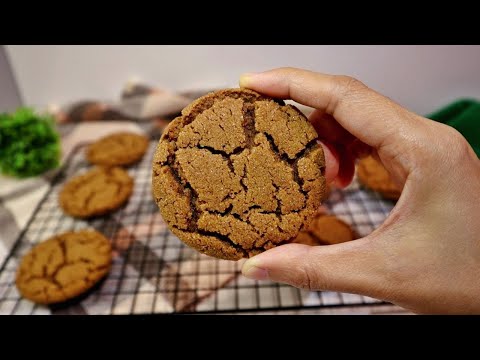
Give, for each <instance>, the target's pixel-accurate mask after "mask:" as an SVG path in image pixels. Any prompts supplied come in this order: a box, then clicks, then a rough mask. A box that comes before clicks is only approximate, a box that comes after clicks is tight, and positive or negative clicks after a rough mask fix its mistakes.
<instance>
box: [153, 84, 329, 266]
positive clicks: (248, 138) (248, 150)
mask: <svg viewBox="0 0 480 360" xmlns="http://www.w3.org/2000/svg"><path fill="white" fill-rule="evenodd" d="M316 139H317V133H316V132H315V129H314V128H313V126H312V125H311V124H310V123H309V122H308V120H307V118H306V117H305V116H304V115H303V114H302V113H301V112H300V111H298V110H297V109H296V108H295V107H293V106H291V105H284V102H283V101H280V100H273V99H271V98H268V97H265V96H263V95H260V94H258V93H256V92H254V91H251V90H244V89H229V90H221V91H217V92H214V93H210V94H208V95H206V96H203V97H201V98H199V99H198V100H196V101H195V102H193V103H192V104H190V105H189V106H187V107H186V108H185V109H184V110H183V111H182V116H180V117H178V118H176V119H175V120H174V121H172V123H171V124H170V125H169V126H168V128H167V129H166V130H165V131H164V133H163V135H162V137H161V139H160V142H159V143H158V147H157V150H156V153H155V156H154V160H153V175H152V188H153V195H154V197H155V201H156V203H157V204H158V206H159V208H160V212H161V214H162V216H163V218H164V219H165V221H166V222H167V224H168V226H169V228H170V229H171V230H172V232H173V233H174V234H175V235H177V236H178V237H179V238H180V240H182V241H183V242H185V243H186V244H187V245H189V246H191V247H193V248H195V249H196V250H198V251H200V252H202V253H205V254H207V255H210V256H213V257H217V258H221V259H228V260H238V259H240V258H242V257H250V256H253V255H255V254H258V253H260V252H262V251H264V250H266V249H270V248H273V247H275V246H277V245H281V244H283V243H287V242H291V241H292V240H293V239H294V238H295V236H296V235H297V234H298V232H299V230H300V229H301V228H302V226H303V225H304V224H306V223H308V222H309V221H310V219H311V218H312V217H313V216H314V214H315V212H316V209H317V208H318V207H319V206H320V204H321V201H322V199H323V195H324V191H325V177H324V167H325V160H324V155H323V150H322V148H321V146H320V145H319V144H318V143H317V141H316Z"/></svg>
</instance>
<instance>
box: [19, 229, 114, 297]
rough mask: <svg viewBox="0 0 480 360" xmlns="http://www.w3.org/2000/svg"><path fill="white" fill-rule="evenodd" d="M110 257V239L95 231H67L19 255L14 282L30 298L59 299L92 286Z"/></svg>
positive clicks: (99, 277)
mask: <svg viewBox="0 0 480 360" xmlns="http://www.w3.org/2000/svg"><path fill="white" fill-rule="evenodd" d="M111 261H112V255H111V246H110V241H109V240H108V239H107V238H105V237H104V236H103V235H102V234H100V233H99V232H97V231H93V230H82V231H78V232H67V233H64V234H60V235H56V236H54V237H52V238H50V239H48V240H46V241H43V242H41V243H40V244H38V245H36V246H35V247H34V248H33V249H31V250H30V252H28V253H27V254H26V255H25V256H24V257H23V258H22V260H21V262H20V266H19V268H18V270H17V276H16V285H17V288H18V290H19V292H20V294H21V295H22V296H23V297H25V298H27V299H29V300H31V301H33V302H36V303H39V304H52V303H58V302H62V301H65V300H68V299H71V298H74V297H76V296H78V295H80V294H82V293H84V292H85V291H87V290H88V289H90V288H91V287H93V286H94V285H95V284H96V283H97V282H98V281H100V279H102V278H103V277H104V276H105V275H106V274H107V273H108V272H109V270H110V264H111Z"/></svg>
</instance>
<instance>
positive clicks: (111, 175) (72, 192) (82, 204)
mask: <svg viewBox="0 0 480 360" xmlns="http://www.w3.org/2000/svg"><path fill="white" fill-rule="evenodd" d="M132 190H133V179H132V178H131V177H130V175H128V173H127V172H126V171H125V170H124V169H122V168H119V167H112V168H104V167H96V168H94V169H92V170H89V171H87V172H86V173H84V174H82V175H79V176H76V177H74V178H73V179H71V180H69V181H68V182H67V183H66V184H65V185H64V187H63V189H62V190H61V192H60V195H59V203H60V207H61V208H62V209H63V211H64V212H65V213H67V214H69V215H71V216H73V217H77V218H90V217H93V216H99V215H104V214H108V213H110V212H112V211H114V210H116V209H117V208H119V207H120V206H122V205H123V204H124V203H125V202H127V200H128V198H129V197H130V195H131V193H132Z"/></svg>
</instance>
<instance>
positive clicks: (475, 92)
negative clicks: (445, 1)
mask: <svg viewBox="0 0 480 360" xmlns="http://www.w3.org/2000/svg"><path fill="white" fill-rule="evenodd" d="M7 50H8V53H9V56H10V59H11V61H12V65H13V69H14V73H15V76H16V79H17V81H18V83H19V87H20V91H21V93H22V96H23V99H24V101H25V103H26V104H29V105H33V106H39V107H43V106H46V105H48V104H50V103H56V104H62V103H64V102H69V101H74V100H80V99H103V100H115V99H117V98H118V96H119V94H120V91H121V88H122V86H123V85H124V84H125V82H126V81H127V80H129V79H130V78H132V77H136V78H139V79H140V80H142V81H145V82H146V83H148V84H152V85H156V86H161V87H166V88H170V89H173V90H187V89H199V88H213V87H227V86H236V85H237V81H238V77H239V75H240V74H241V73H243V72H247V71H261V70H266V69H269V68H273V67H279V66H296V67H303V68H307V69H311V70H316V71H321V72H328V73H336V74H348V75H352V76H355V77H357V78H359V79H360V80H362V81H363V82H365V83H367V85H369V86H371V87H373V88H375V89H376V90H378V91H380V92H382V93H384V94H386V95H388V96H389V97H391V98H393V99H394V100H396V101H397V102H399V103H401V104H402V105H404V106H407V107H409V108H410V109H412V110H414V111H417V112H419V113H422V114H424V113H427V112H430V111H432V110H434V109H436V108H437V107H438V106H441V105H444V104H446V103H447V102H449V101H451V100H454V99H456V98H459V97H464V96H469V97H476V98H480V46H258V45H257V46H100V45H98V46H90V45H89V46H71V45H67V46H13V45H9V46H7Z"/></svg>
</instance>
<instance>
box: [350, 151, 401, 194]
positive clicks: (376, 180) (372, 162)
mask: <svg viewBox="0 0 480 360" xmlns="http://www.w3.org/2000/svg"><path fill="white" fill-rule="evenodd" d="M357 176H358V180H359V181H360V183H362V184H363V185H364V186H366V187H368V188H370V189H372V190H374V191H377V192H378V193H380V194H381V195H382V196H383V197H385V198H387V199H392V200H398V198H399V197H400V194H401V190H400V189H399V188H398V186H397V185H396V184H395V183H394V182H393V181H392V178H391V177H390V174H389V173H388V171H387V170H386V169H385V167H384V166H383V165H382V164H381V163H380V162H378V161H377V160H376V159H375V158H373V157H372V156H368V157H366V158H363V159H361V160H360V161H359V162H358V165H357Z"/></svg>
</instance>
